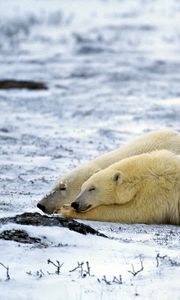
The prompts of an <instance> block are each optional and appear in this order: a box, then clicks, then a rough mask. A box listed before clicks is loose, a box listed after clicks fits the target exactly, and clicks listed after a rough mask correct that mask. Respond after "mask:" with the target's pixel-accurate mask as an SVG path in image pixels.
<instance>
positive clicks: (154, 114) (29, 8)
mask: <svg viewBox="0 0 180 300" xmlns="http://www.w3.org/2000/svg"><path fill="white" fill-rule="evenodd" d="M1 2H2V3H1V5H0V65H1V68H0V79H4V78H16V79H31V80H32V79H34V80H41V81H43V82H45V83H46V84H47V85H48V87H49V89H48V90H46V91H36V92H35V91H26V90H9V91H3V90H0V107H1V115H0V217H5V216H13V215H15V214H17V213H21V212H24V211H33V212H35V211H38V209H37V208H36V204H37V202H38V201H39V200H40V199H41V198H42V197H43V195H45V194H46V193H47V192H48V191H49V190H50V189H51V186H52V185H53V184H54V182H55V180H56V178H57V177H58V176H59V175H60V174H61V175H62V174H64V173H65V172H68V171H69V170H71V169H73V168H74V167H75V166H77V165H78V164H79V163H80V162H84V161H87V160H89V159H92V158H94V157H96V156H98V155H100V154H102V153H104V152H106V151H110V150H112V149H114V148H116V147H119V146H121V145H123V144H125V143H128V142H129V141H130V140H132V139H134V138H135V137H137V136H139V135H140V134H142V133H144V132H149V131H150V130H156V129H160V128H164V127H170V128H174V129H176V130H180V127H179V116H180V105H179V103H180V102H179V101H180V98H179V97H180V92H179V82H180V73H179V64H180V59H179V36H180V35H179V11H180V6H179V1H177V0H170V1H161V0H159V1H145V0H138V1H132V0H127V1H117V0H107V1H101V0H91V1H86V0H85V1H84V0H74V1H72V0H67V1H58V0H52V1H50V0H29V1H27V0H14V1H12V0H6V1H1ZM86 223H88V224H90V225H91V226H92V227H94V228H96V229H97V230H99V231H101V232H103V233H105V234H106V235H108V237H109V239H105V238H102V237H96V236H91V235H87V236H83V235H80V234H78V233H75V232H72V231H69V230H68V229H64V228H56V227H53V228H52V227H44V228H43V227H33V226H22V225H21V226H20V225H15V224H8V225H7V224H6V225H1V227H0V232H2V231H4V230H6V229H25V230H26V231H27V232H28V233H29V235H31V236H33V237H39V238H41V240H42V242H43V243H44V245H46V246H44V247H43V246H42V247H40V245H35V244H34V245H33V244H31V245H27V244H18V243H16V242H12V241H4V240H0V262H1V263H3V264H4V265H5V266H9V274H10V277H11V279H10V280H8V281H7V280H6V270H5V268H4V267H3V266H1V265H0V300H5V299H8V300H14V299H15V300H16V299H20V300H21V299H22V300H26V299H27V300H38V299H43V300H44V299H50V298H52V299H53V300H54V299H55V300H56V299H58V300H59V299H61V300H64V299H66V300H68V299H73V300H76V299H77V300H81V299H83V300H84V299H85V300H91V299H93V300H94V299H95V298H97V299H103V300H106V299H107V300H111V299H112V300H114V299H119V298H121V299H136V298H138V299H143V300H144V299H163V300H166V299H168V300H169V299H174V300H176V299H180V286H179V277H180V266H179V264H180V259H179V250H180V249H179V248H180V245H179V237H180V229H179V227H175V226H156V225H154V226H147V225H122V224H113V223H99V222H88V221H87V222H86ZM157 255H160V258H158V257H157ZM48 259H51V260H52V261H53V262H55V263H56V260H58V261H60V262H61V263H64V264H63V266H62V268H61V272H60V274H59V275H58V274H55V271H56V268H55V267H53V265H52V264H48V263H47V261H48ZM87 261H88V262H89V264H90V267H91V274H92V275H94V276H88V275H87V276H86V277H85V278H82V277H81V275H80V272H79V270H76V271H74V272H69V271H70V270H72V269H73V268H75V267H76V266H77V262H80V263H81V262H84V265H83V266H84V268H85V270H86V262H87ZM141 261H142V264H143V270H142V271H141V272H139V273H138V274H137V275H136V276H133V274H132V273H130V272H129V271H132V265H133V266H134V269H135V270H136V271H138V270H140V269H141ZM157 263H158V264H159V265H158V266H157ZM40 270H42V272H43V273H42V272H41V271H40ZM29 272H31V273H29ZM37 272H39V273H37ZM47 272H49V273H53V274H49V273H47ZM28 273H29V274H28ZM30 274H31V275H30ZM41 275H42V276H41ZM119 275H121V276H122V284H120V283H119V284H118V283H115V282H112V281H113V277H114V276H116V277H117V278H119ZM103 276H106V279H107V281H110V284H108V283H107V282H105V281H104V280H102V278H103ZM98 279H99V281H98Z"/></svg>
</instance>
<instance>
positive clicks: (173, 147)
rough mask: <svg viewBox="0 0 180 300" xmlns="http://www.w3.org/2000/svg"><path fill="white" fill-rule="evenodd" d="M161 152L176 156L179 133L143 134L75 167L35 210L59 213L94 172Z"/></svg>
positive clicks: (61, 178) (159, 132)
mask: <svg viewBox="0 0 180 300" xmlns="http://www.w3.org/2000/svg"><path fill="white" fill-rule="evenodd" d="M161 149H166V150H170V151H172V152H174V153H176V154H180V133H179V132H177V131H174V130H171V129H164V130H158V131H153V132H150V133H147V134H144V135H143V136H141V137H140V138H138V139H136V140H134V141H132V142H131V143H129V144H128V145H126V146H123V147H121V148H118V149H116V150H113V151H111V152H108V153H105V154H103V155H101V156H99V157H97V158H96V159H94V160H92V161H90V162H88V163H85V164H82V165H80V166H78V167H77V168H76V169H74V170H72V171H71V172H69V173H68V174H67V175H64V176H61V177H60V178H59V179H58V181H57V184H56V185H55V187H54V188H53V189H52V190H51V192H50V193H49V194H48V195H46V196H45V197H44V198H43V199H42V200H41V201H40V202H39V203H38V204H37V206H38V208H40V209H41V210H42V211H44V212H45V213H48V214H52V213H54V212H58V213H59V212H60V210H61V207H62V206H63V205H64V204H69V203H71V202H72V201H73V200H74V199H75V198H76V196H77V195H78V194H79V192H80V190H81V186H82V184H83V183H84V182H85V181H86V180H88V178H90V177H91V176H92V175H93V174H94V173H96V172H97V171H99V170H103V169H105V168H107V167H109V166H110V165H112V164H113V163H116V162H118V161H120V160H123V159H124V158H127V157H130V156H133V155H138V154H142V153H146V152H151V151H154V150H161Z"/></svg>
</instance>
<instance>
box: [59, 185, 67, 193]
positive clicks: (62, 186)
mask: <svg viewBox="0 0 180 300" xmlns="http://www.w3.org/2000/svg"><path fill="white" fill-rule="evenodd" d="M59 189H60V191H65V190H66V186H65V184H64V183H61V184H60V186H59Z"/></svg>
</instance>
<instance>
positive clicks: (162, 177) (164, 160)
mask: <svg viewBox="0 0 180 300" xmlns="http://www.w3.org/2000/svg"><path fill="white" fill-rule="evenodd" d="M71 206H72V207H73V208H74V209H75V210H73V209H72V208H70V207H67V206H66V207H64V209H63V210H62V214H63V215H64V216H66V217H70V218H79V219H89V220H99V221H111V222H120V223H146V224H153V223H156V224H160V223H161V224H162V223H169V224H176V225H180V156H178V155H175V154H174V153H172V152H170V151H167V150H160V151H153V152H150V153H145V154H141V155H137V156H132V157H130V158H127V159H124V160H122V161H120V162H118V163H115V164H113V165H111V166H110V167H108V168H106V169H105V170H102V171H100V172H98V173H97V174H94V175H93V176H92V177H90V178H89V179H88V180H87V181H86V182H85V183H84V184H83V185H82V188H81V192H80V194H79V195H78V196H77V197H76V199H75V200H74V202H72V204H71Z"/></svg>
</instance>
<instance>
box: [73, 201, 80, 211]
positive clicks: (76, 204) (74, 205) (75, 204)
mask: <svg viewBox="0 0 180 300" xmlns="http://www.w3.org/2000/svg"><path fill="white" fill-rule="evenodd" d="M71 206H72V207H73V208H74V209H78V208H79V203H77V202H72V203H71Z"/></svg>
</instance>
